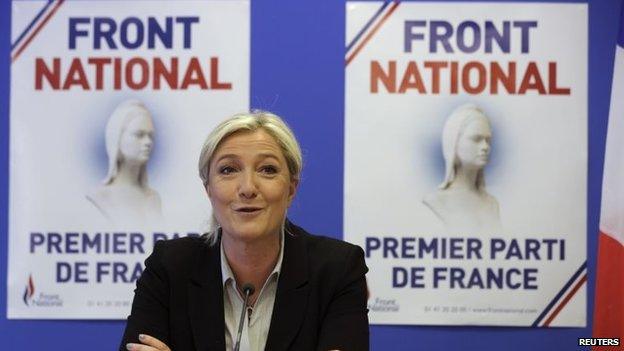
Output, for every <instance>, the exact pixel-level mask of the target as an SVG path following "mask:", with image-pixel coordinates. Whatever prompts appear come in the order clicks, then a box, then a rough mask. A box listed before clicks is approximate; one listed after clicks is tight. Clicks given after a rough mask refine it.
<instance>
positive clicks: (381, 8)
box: [347, 1, 390, 52]
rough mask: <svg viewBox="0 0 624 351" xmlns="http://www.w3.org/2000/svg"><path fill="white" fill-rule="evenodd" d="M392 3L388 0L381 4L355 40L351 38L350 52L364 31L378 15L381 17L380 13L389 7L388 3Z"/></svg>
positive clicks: (348, 46) (348, 47)
mask: <svg viewBox="0 0 624 351" xmlns="http://www.w3.org/2000/svg"><path fill="white" fill-rule="evenodd" d="M389 4H390V1H386V2H384V3H383V5H381V7H379V10H377V12H376V13H375V14H374V15H373V17H371V19H369V20H368V22H367V23H366V25H365V26H364V28H362V29H361V30H360V32H359V33H358V34H357V35H356V36H355V38H353V40H351V42H350V43H349V45H347V52H349V50H351V48H352V47H353V45H355V43H357V42H358V40H360V38H361V37H362V35H364V32H366V31H367V30H368V28H370V26H371V25H372V24H373V22H375V20H376V19H377V17H379V15H380V14H381V12H382V11H383V10H384V9H385V8H386V7H388V5H389Z"/></svg>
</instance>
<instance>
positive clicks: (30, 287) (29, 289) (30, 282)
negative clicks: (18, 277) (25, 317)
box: [23, 274, 35, 306]
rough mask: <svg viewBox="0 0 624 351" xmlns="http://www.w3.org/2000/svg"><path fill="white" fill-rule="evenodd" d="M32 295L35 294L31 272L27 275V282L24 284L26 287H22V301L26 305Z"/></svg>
mask: <svg viewBox="0 0 624 351" xmlns="http://www.w3.org/2000/svg"><path fill="white" fill-rule="evenodd" d="M33 295H35V283H33V279H32V274H30V275H28V284H26V289H24V297H23V300H24V303H25V304H26V306H28V305H29V303H28V302H29V301H30V300H31V299H32V297H33Z"/></svg>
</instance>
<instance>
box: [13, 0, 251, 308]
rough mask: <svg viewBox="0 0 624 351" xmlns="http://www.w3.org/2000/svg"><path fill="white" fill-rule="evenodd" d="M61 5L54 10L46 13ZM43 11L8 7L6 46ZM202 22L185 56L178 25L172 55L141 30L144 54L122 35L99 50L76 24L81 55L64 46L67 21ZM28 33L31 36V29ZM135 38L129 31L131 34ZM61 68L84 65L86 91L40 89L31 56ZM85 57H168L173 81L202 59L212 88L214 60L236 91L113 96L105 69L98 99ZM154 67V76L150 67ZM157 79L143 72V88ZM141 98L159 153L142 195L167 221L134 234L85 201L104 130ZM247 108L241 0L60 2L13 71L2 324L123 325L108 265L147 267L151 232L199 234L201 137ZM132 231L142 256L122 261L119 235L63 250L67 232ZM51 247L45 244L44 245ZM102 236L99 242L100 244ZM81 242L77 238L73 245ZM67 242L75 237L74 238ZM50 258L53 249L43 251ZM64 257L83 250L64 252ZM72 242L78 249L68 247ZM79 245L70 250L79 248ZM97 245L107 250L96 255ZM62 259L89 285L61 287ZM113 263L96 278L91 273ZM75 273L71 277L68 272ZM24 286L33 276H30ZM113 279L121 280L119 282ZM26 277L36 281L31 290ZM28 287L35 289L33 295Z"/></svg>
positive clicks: (123, 296) (204, 215) (123, 301)
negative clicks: (79, 321) (109, 242)
mask: <svg viewBox="0 0 624 351" xmlns="http://www.w3.org/2000/svg"><path fill="white" fill-rule="evenodd" d="M54 4H56V2H54V3H53V5H54ZM44 5H45V2H44V1H26V2H22V1H20V2H14V3H13V23H12V26H13V27H12V31H13V40H12V41H13V42H15V40H16V38H17V36H18V35H19V34H20V33H22V32H23V31H24V30H25V28H26V26H27V25H28V23H29V22H30V21H31V20H32V19H33V18H34V16H35V15H36V14H37V13H38V11H39V10H40V9H41V8H43V6H44ZM181 16H186V17H195V16H196V17H198V18H199V22H198V23H194V24H193V25H191V28H192V29H191V38H190V39H191V47H190V48H184V47H183V27H182V25H181V24H180V23H175V22H174V25H173V33H174V34H173V48H165V46H164V45H163V44H162V43H161V42H160V41H159V40H158V39H157V40H156V45H155V47H154V48H152V49H149V48H148V47H147V43H146V42H147V28H145V40H146V42H144V44H143V45H141V46H140V47H139V48H136V49H127V48H124V47H123V46H122V45H121V44H120V37H119V31H117V32H116V33H115V35H114V36H113V38H114V40H115V43H116V44H117V46H118V48H117V49H110V48H109V47H108V45H106V44H103V47H102V48H101V49H97V50H96V49H94V45H93V40H94V36H93V33H94V28H93V26H92V25H87V24H83V25H81V26H80V27H79V28H80V29H81V30H86V31H87V32H88V34H87V36H84V37H79V38H78V39H77V47H76V50H70V49H69V44H68V42H69V39H68V38H69V34H68V33H69V18H72V17H88V18H90V19H91V22H90V23H91V24H92V23H93V19H94V18H96V17H99V18H112V19H114V20H115V22H116V24H117V26H118V28H119V26H120V23H121V22H122V21H123V20H124V19H126V18H128V17H136V18H139V19H140V20H141V21H143V23H145V22H147V18H148V17H153V18H155V19H156V20H157V21H159V23H161V24H164V23H165V21H166V18H167V17H172V18H174V19H175V18H177V17H181ZM31 32H32V29H31ZM129 33H130V34H129V35H130V37H129V38H130V39H131V40H132V38H135V37H134V35H136V31H129ZM36 57H41V58H44V59H45V60H46V62H47V64H48V65H50V66H51V65H52V63H51V62H52V58H53V57H59V58H60V60H61V66H62V67H63V69H62V72H64V73H62V74H61V75H62V78H61V81H64V79H65V74H67V71H68V67H69V64H70V62H71V59H72V58H74V57H78V58H80V59H81V61H82V62H83V64H84V70H85V73H86V75H87V77H88V81H89V84H90V85H91V89H90V90H83V89H82V88H80V87H79V86H78V87H73V88H72V89H70V90H52V89H50V88H49V85H48V84H47V81H44V89H43V90H35V69H34V67H35V58H36ZM88 57H107V58H122V59H123V60H124V61H126V62H127V60H128V59H129V58H131V57H142V58H144V59H146V60H147V61H148V63H150V64H151V59H152V58H153V57H159V58H161V59H162V60H163V61H164V62H165V64H166V65H167V66H168V65H169V62H170V61H169V60H170V58H171V57H178V58H179V67H180V68H179V73H178V74H179V81H181V80H182V77H183V76H184V74H185V72H186V65H187V63H188V61H189V59H190V57H197V58H198V59H199V62H200V64H201V66H202V69H203V72H204V74H205V77H206V80H207V82H208V84H210V75H211V71H210V58H211V57H218V60H219V66H218V77H219V78H218V79H219V81H220V82H222V83H223V82H227V83H231V85H232V88H231V90H212V89H208V90H201V89H199V88H198V86H197V85H191V86H190V87H189V88H188V89H186V90H181V89H180V90H172V89H170V88H169V87H167V86H163V87H162V88H161V89H160V90H155V89H152V87H151V86H150V85H148V86H147V87H146V88H144V89H141V90H132V89H129V88H128V87H127V86H126V85H125V84H124V85H122V86H123V88H122V89H121V90H114V89H113V88H112V80H113V78H112V73H111V68H110V65H109V67H108V68H107V69H108V70H107V71H105V73H104V89H103V90H95V89H93V86H94V85H95V70H94V69H93V67H90V66H88V65H87V64H86V61H87V58H88ZM150 70H151V68H150ZM152 79H153V76H152V75H151V74H150V81H151V80H152ZM128 99H138V100H140V101H141V102H143V103H144V105H145V106H146V107H147V109H148V110H149V111H150V112H151V114H152V119H153V121H154V125H155V137H154V149H153V151H152V155H151V158H150V160H149V162H148V177H149V179H148V181H149V186H150V187H151V188H152V189H154V190H156V191H157V192H158V193H159V195H160V197H161V200H162V213H163V218H164V223H163V224H161V225H159V226H157V227H156V226H154V225H153V224H152V225H149V224H148V225H146V226H144V227H139V228H136V227H135V228H115V229H114V230H113V229H112V228H111V227H110V226H108V224H107V222H106V221H103V218H102V216H101V213H99V212H98V211H97V209H96V208H95V207H94V206H93V204H91V203H89V202H88V201H87V199H86V195H87V194H90V193H92V192H93V191H94V189H96V188H97V187H98V186H100V184H101V182H102V180H103V179H104V176H105V175H106V172H107V167H108V160H107V157H106V150H105V144H104V139H105V138H104V131H105V126H106V122H107V121H108V118H109V116H110V115H111V113H112V112H113V110H114V109H115V108H116V107H117V106H118V105H119V104H120V103H121V102H123V101H125V100H128ZM248 100H249V2H248V1H246V0H241V1H176V2H175V3H173V2H168V1H123V2H119V1H88V2H87V1H66V2H64V3H63V4H62V6H59V7H58V10H57V11H56V13H54V14H53V15H52V16H51V17H50V19H49V21H48V22H47V23H46V24H45V26H43V27H42V29H41V30H40V32H39V33H38V34H37V35H36V36H35V37H34V39H33V40H32V41H31V42H30V44H29V46H28V47H27V48H26V49H25V50H24V51H23V52H22V53H21V55H20V56H19V57H18V58H17V59H16V60H15V61H14V62H13V64H12V67H11V130H10V225H9V227H10V228H9V273H8V304H7V305H8V311H7V314H8V318H46V319H60V318H85V319H90V318H93V319H106V318H126V316H127V315H128V313H129V311H130V302H131V301H132V296H133V287H134V282H124V279H123V278H121V275H118V276H115V275H114V274H113V270H114V267H113V266H114V265H115V262H121V263H123V264H126V265H127V268H128V272H127V273H125V274H124V276H125V277H126V279H127V277H129V276H130V275H131V271H132V270H133V269H134V267H135V265H136V264H137V263H140V264H142V262H143V260H144V259H145V257H146V256H147V255H148V254H149V253H150V252H151V249H152V246H153V240H152V239H153V238H154V236H153V233H155V232H160V233H165V234H166V235H167V237H173V236H174V235H175V234H176V233H177V235H180V236H185V235H187V234H188V233H201V232H203V231H204V230H205V229H206V222H207V220H208V217H209V213H210V205H209V202H208V200H207V198H206V196H205V193H204V191H203V187H202V184H201V181H200V179H199V177H198V171H197V160H198V156H199V151H200V148H201V145H202V143H203V141H204V138H205V137H206V135H207V133H208V132H209V131H210V130H211V129H212V128H213V127H214V126H216V124H217V123H218V122H220V121H221V120H223V119H224V118H226V117H227V116H229V115H232V114H233V113H236V112H242V111H245V110H247V109H248ZM33 232H38V233H43V234H45V235H47V233H60V234H61V237H62V238H63V240H62V241H61V242H60V246H59V247H60V248H61V250H62V251H64V252H63V253H57V250H56V249H55V247H56V246H54V245H53V244H51V243H49V242H48V241H47V240H46V242H45V243H43V244H42V245H36V246H35V249H34V250H33V251H34V252H31V248H30V244H31V242H30V233H33ZM70 232H77V233H85V234H87V235H89V236H90V237H91V238H93V237H95V235H96V234H97V233H109V237H108V238H109V239H111V236H110V235H112V233H113V232H122V233H126V234H127V233H129V232H139V233H142V234H143V236H144V240H145V241H144V242H143V243H142V245H141V247H142V248H143V249H144V251H145V252H144V253H136V252H135V253H127V252H126V253H123V252H124V251H127V250H128V248H129V247H130V245H129V244H128V238H127V237H125V236H121V238H122V239H121V240H122V244H121V245H120V249H121V250H117V253H111V252H110V250H109V251H108V253H93V250H90V251H89V253H77V254H72V253H66V251H67V250H66V248H67V246H66V244H68V243H69V241H68V240H67V238H68V237H67V233H70ZM46 238H47V237H46ZM101 238H104V236H102V237H101ZM78 239H79V238H78ZM78 239H76V237H74V238H73V239H72V240H78ZM49 245H51V249H50V250H48V247H50V246H49ZM69 245H70V247H69V248H70V250H69V251H72V249H74V250H75V249H76V248H78V249H80V248H81V245H82V241H78V244H71V243H70V244H69ZM72 245H73V246H72ZM76 245H77V246H76ZM102 247H103V246H102ZM58 262H67V263H69V264H70V265H72V267H75V264H76V263H77V262H84V264H83V265H82V266H81V267H85V268H84V270H85V272H86V273H84V274H83V275H81V278H82V280H84V279H87V281H88V282H86V283H78V282H76V280H75V279H71V280H70V281H68V282H63V283H60V282H58V281H57V272H56V270H57V265H58ZM98 262H99V263H102V262H103V264H104V265H106V264H108V265H109V267H108V270H109V271H110V272H109V273H108V274H107V273H105V272H104V269H103V270H102V272H101V273H102V274H100V277H101V281H100V282H98V281H97V269H96V266H97V264H98ZM74 270H75V268H74ZM29 277H30V278H29ZM115 277H117V282H115V281H114V279H115ZM29 279H31V281H32V284H31V286H30V287H29ZM33 290H34V291H33Z"/></svg>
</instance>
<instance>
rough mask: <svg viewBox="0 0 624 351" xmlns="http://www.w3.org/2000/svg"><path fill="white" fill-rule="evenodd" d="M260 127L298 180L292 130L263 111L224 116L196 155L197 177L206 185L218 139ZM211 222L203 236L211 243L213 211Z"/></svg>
mask: <svg viewBox="0 0 624 351" xmlns="http://www.w3.org/2000/svg"><path fill="white" fill-rule="evenodd" d="M259 129H262V130H264V131H266V132H267V133H268V134H269V135H271V136H272V137H273V138H274V139H275V141H276V142H277V144H278V145H279V147H280V149H281V150H282V153H283V154H284V158H285V159H286V165H287V166H288V171H289V173H290V179H291V180H293V181H299V179H300V176H301V169H302V168H303V157H302V155H301V148H300V147H299V143H298V142H297V139H295V135H294V134H293V132H292V130H291V129H290V128H289V127H288V125H287V124H286V123H285V122H284V121H283V120H282V119H281V118H280V117H279V116H278V115H275V114H273V113H270V112H266V111H252V112H249V113H240V114H236V115H234V116H232V117H230V118H228V119H226V120H225V121H223V122H221V123H220V124H219V125H218V126H217V127H215V128H214V129H213V130H212V132H210V134H209V135H208V137H206V141H205V142H204V145H203V146H202V149H201V152H200V154H199V164H198V168H199V177H200V178H201V180H202V183H203V185H204V187H206V186H207V185H208V178H209V175H210V174H209V172H210V162H211V161H212V157H213V156H214V153H215V151H216V150H217V148H218V147H219V145H220V144H221V142H222V141H223V140H224V139H226V138H227V137H228V136H230V135H232V134H234V133H238V132H242V131H247V132H253V131H256V130H259ZM284 220H285V218H284ZM211 221H212V222H211V223H210V230H209V231H208V233H207V234H206V235H207V236H208V237H207V241H208V242H209V243H210V244H211V245H213V244H215V243H216V242H217V240H218V235H217V231H218V227H219V224H218V223H217V220H216V218H215V216H214V214H213V215H212V218H211Z"/></svg>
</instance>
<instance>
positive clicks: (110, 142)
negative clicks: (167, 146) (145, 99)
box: [102, 99, 151, 187]
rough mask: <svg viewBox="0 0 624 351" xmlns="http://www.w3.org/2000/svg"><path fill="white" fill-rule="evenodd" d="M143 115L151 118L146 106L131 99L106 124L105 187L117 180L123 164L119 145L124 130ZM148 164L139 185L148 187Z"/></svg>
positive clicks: (142, 168)
mask: <svg viewBox="0 0 624 351" xmlns="http://www.w3.org/2000/svg"><path fill="white" fill-rule="evenodd" d="M141 113H147V115H148V116H150V118H151V114H150V112H149V110H148V109H147V107H145V105H144V104H143V103H142V102H141V101H139V100H136V99H130V100H126V101H124V102H122V103H121V104H119V106H117V108H115V110H114V111H113V113H112V114H111V116H110V117H109V119H108V122H107V123H106V134H105V137H106V138H105V142H106V154H107V155H108V173H107V174H106V178H104V180H103V181H102V183H104V185H108V184H110V183H112V182H113V180H115V177H117V173H118V172H119V165H120V164H121V162H122V159H121V153H120V151H119V143H120V141H121V135H122V134H123V132H124V130H125V129H126V127H127V126H128V124H129V123H130V121H132V120H133V119H134V118H135V117H137V116H139V115H140V114H141ZM146 167H147V163H146V164H144V165H143V166H142V167H141V170H140V172H139V179H138V180H139V185H140V186H141V187H146V186H147V170H146Z"/></svg>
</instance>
